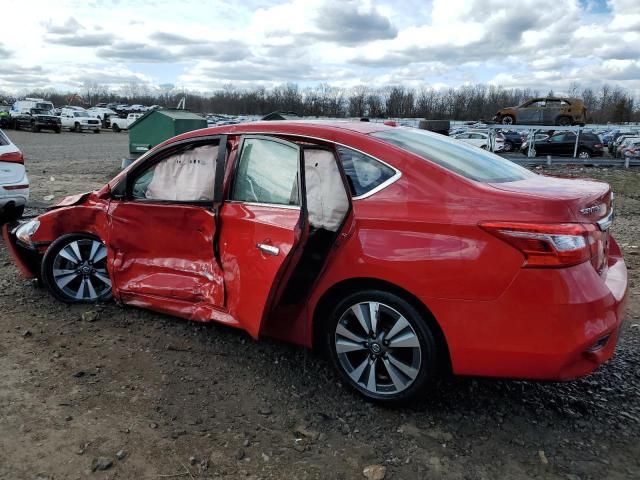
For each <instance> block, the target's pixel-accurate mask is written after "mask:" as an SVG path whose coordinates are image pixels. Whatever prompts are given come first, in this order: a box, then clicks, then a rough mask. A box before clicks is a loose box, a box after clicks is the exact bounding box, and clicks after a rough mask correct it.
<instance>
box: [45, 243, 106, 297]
mask: <svg viewBox="0 0 640 480" xmlns="http://www.w3.org/2000/svg"><path fill="white" fill-rule="evenodd" d="M41 278H42V280H43V281H44V283H45V285H46V286H47V288H48V289H49V291H50V292H51V293H52V294H53V296H54V297H56V298H57V299H59V300H62V301H63V302H67V303H80V302H85V303H90V302H97V301H100V300H107V299H109V298H111V280H110V279H109V273H108V271H107V247H106V246H105V244H104V243H102V242H101V241H100V240H99V239H98V238H96V237H93V236H91V235H83V234H71V235H64V236H62V237H60V238H59V239H57V240H56V241H55V242H53V243H52V244H51V246H50V247H49V248H48V249H47V252H46V253H45V255H44V258H43V260H42V267H41Z"/></svg>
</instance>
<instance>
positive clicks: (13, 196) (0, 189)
mask: <svg viewBox="0 0 640 480" xmlns="http://www.w3.org/2000/svg"><path fill="white" fill-rule="evenodd" d="M24 182H25V183H23V182H19V183H17V184H15V185H0V210H2V209H3V208H4V206H5V205H7V204H9V203H12V204H13V205H16V206H21V205H26V204H27V201H28V200H29V187H26V188H17V189H16V188H12V187H15V186H20V185H25V184H26V185H28V183H29V180H27V179H26V176H25V179H24Z"/></svg>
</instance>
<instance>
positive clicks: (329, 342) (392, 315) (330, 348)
mask: <svg viewBox="0 0 640 480" xmlns="http://www.w3.org/2000/svg"><path fill="white" fill-rule="evenodd" d="M372 311H375V312H378V313H377V315H373V317H375V318H376V322H375V325H373V324H372V322H371V318H372V315H371V314H370V313H369V312H372ZM364 325H368V326H369V332H368V333H367V332H365V327H364ZM372 331H373V332H374V333H372ZM389 335H391V336H389ZM325 345H326V348H327V352H328V353H329V356H330V358H331V362H332V364H333V366H334V368H335V369H336V370H337V372H338V374H339V375H340V376H341V377H342V379H343V380H344V381H345V382H346V383H347V384H348V385H349V386H350V387H351V388H352V389H354V390H355V391H357V392H358V393H360V394H361V395H363V396H364V397H365V398H366V399H368V400H370V401H373V402H377V403H381V404H387V405H400V404H407V403H412V402H415V401H416V400H419V399H421V398H422V397H423V396H424V395H425V394H426V393H427V392H428V390H429V387H430V386H432V385H433V382H434V381H435V379H436V378H437V374H438V358H439V357H438V352H437V344H436V341H435V337H434V334H433V332H432V330H431V328H430V327H429V325H428V323H427V321H426V319H424V318H423V317H422V315H421V314H420V313H419V312H418V310H417V309H416V308H415V307H414V306H413V305H411V304H410V303H409V302H407V301H406V300H404V299H403V298H401V297H399V296H397V295H394V294H392V293H389V292H385V291H381V290H362V291H359V292H356V293H352V294H350V295H348V296H347V297H345V298H344V299H342V300H341V301H339V302H337V305H336V306H335V308H334V309H333V311H332V312H331V314H330V316H329V319H328V322H327V325H326V329H325Z"/></svg>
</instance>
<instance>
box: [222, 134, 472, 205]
mask: <svg viewBox="0 0 640 480" xmlns="http://www.w3.org/2000/svg"><path fill="white" fill-rule="evenodd" d="M248 136H252V137H255V136H258V137H266V138H269V139H273V138H276V139H280V136H284V137H287V138H296V139H300V140H301V141H304V140H307V141H308V140H311V141H314V142H323V143H325V144H327V145H331V146H332V147H333V148H334V149H335V148H336V147H338V146H340V147H344V148H349V149H351V150H353V151H354V152H358V153H361V154H363V155H367V156H368V157H371V158H373V159H374V160H376V161H377V162H380V163H382V164H383V165H386V166H387V167H389V168H390V169H392V170H393V171H394V172H395V174H394V175H393V176H391V177H390V178H388V179H387V180H386V181H385V182H383V183H381V184H380V185H378V186H377V187H375V188H372V189H371V190H369V191H368V192H366V193H363V194H362V195H358V196H355V197H354V196H352V197H351V200H352V201H353V200H364V199H365V198H369V197H370V196H372V195H375V194H376V193H378V192H379V191H381V190H384V189H385V188H387V187H388V186H390V185H391V184H393V183H395V182H397V181H398V180H400V179H401V178H402V171H401V170H399V169H398V168H396V167H395V166H393V165H391V164H390V163H389V162H385V161H384V160H382V159H380V157H377V156H376V155H373V154H371V153H369V152H365V151H364V150H361V149H359V148H356V147H354V146H353V145H347V144H346V143H341V142H337V141H335V140H329V139H327V138H323V137H315V136H312V135H302V134H299V133H289V132H276V133H271V132H263V133H260V132H255V133H251V134H246V135H243V137H248ZM285 141H286V140H285ZM294 145H295V144H294ZM240 147H241V144H239V145H238V150H237V152H238V153H236V154H235V159H234V160H233V172H232V174H231V177H232V178H231V179H230V184H231V187H232V186H233V182H234V181H235V171H236V166H237V163H238V159H239V158H240V157H239V155H240V151H241V150H240ZM336 154H337V152H336ZM338 160H339V157H338ZM301 161H302V159H301ZM338 167H339V168H340V170H341V171H342V172H343V174H344V167H343V166H342V162H341V161H338ZM463 178H464V177H463ZM229 192H231V188H229ZM349 192H350V191H349ZM229 197H230V193H227V195H226V197H225V199H224V201H225V202H237V201H235V200H231V199H230V198H229ZM264 205H266V206H269V205H272V204H269V203H267V204H264ZM305 205H306V200H305ZM283 206H284V207H287V205H283Z"/></svg>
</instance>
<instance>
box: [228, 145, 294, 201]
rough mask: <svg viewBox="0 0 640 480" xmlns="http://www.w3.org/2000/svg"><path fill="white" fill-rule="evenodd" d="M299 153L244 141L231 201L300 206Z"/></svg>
mask: <svg viewBox="0 0 640 480" xmlns="http://www.w3.org/2000/svg"><path fill="white" fill-rule="evenodd" d="M298 168H299V150H298V149H297V148H296V147H293V146H290V145H286V144H284V143H280V142H276V141H274V140H268V139H262V138H247V139H245V141H244V143H243V147H242V152H241V154H240V160H239V161H238V166H237V167H236V178H235V182H234V186H233V194H232V195H231V199H232V200H238V201H241V202H255V203H270V204H274V205H300V199H299V194H298Z"/></svg>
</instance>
